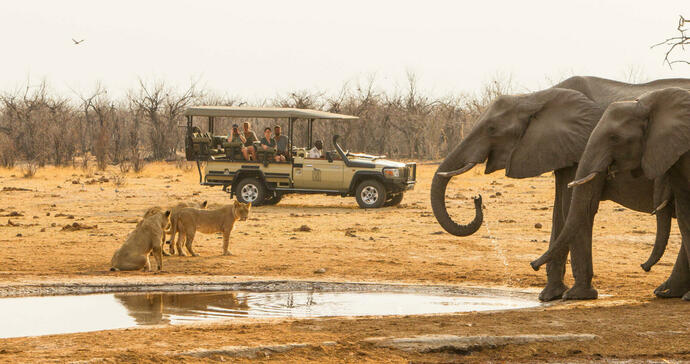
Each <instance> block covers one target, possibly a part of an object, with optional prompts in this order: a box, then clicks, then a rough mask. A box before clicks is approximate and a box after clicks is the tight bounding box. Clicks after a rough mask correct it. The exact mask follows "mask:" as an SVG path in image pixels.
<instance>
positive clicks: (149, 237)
mask: <svg viewBox="0 0 690 364" xmlns="http://www.w3.org/2000/svg"><path fill="white" fill-rule="evenodd" d="M169 223H170V211H169V210H168V211H163V209H161V208H160V207H152V208H150V209H149V210H148V211H146V214H145V215H144V219H143V220H142V221H141V222H139V223H138V224H137V227H136V228H135V229H134V231H133V232H131V233H130V234H129V235H128V236H127V240H126V241H125V243H124V244H122V246H121V247H120V248H119V249H117V250H116V251H115V254H114V255H113V259H112V260H111V261H110V266H111V268H110V270H112V271H115V270H139V269H142V268H144V271H148V270H151V262H150V261H149V254H150V253H151V252H153V255H154V256H155V257H156V260H157V261H158V270H161V269H163V254H162V249H161V248H162V247H161V239H162V236H164V235H165V233H164V232H163V229H164V228H165V226H166V225H168V224H169Z"/></svg>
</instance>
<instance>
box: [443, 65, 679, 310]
mask: <svg viewBox="0 0 690 364" xmlns="http://www.w3.org/2000/svg"><path fill="white" fill-rule="evenodd" d="M672 86H679V87H690V79H664V80H657V81H653V82H649V83H644V84H627V83H622V82H618V81H613V80H607V79H603V78H598V77H583V76H576V77H571V78H568V79H566V80H564V81H563V82H561V83H559V84H557V85H555V86H553V87H551V88H548V89H545V90H541V91H537V92H533V93H528V94H521V95H504V96H499V97H498V98H497V99H496V100H494V101H493V102H492V104H491V105H490V106H489V107H488V108H487V110H485V111H484V112H483V113H482V115H481V116H480V117H479V119H478V120H477V122H476V123H475V126H474V128H473V129H472V130H471V131H470V133H469V134H468V135H467V136H466V137H465V138H464V139H463V140H462V142H461V143H460V144H459V145H458V146H457V147H456V148H455V149H454V150H453V151H452V152H451V153H450V154H449V155H448V156H447V157H446V158H445V159H444V160H443V162H442V163H441V165H440V166H439V167H438V169H437V171H436V173H435V175H434V177H433V179H432V183H431V191H430V195H431V196H430V197H431V207H432V209H433V212H434V216H435V217H436V220H437V221H438V222H439V224H440V225H441V226H442V227H443V228H444V229H445V230H446V231H447V232H449V233H451V234H453V235H457V236H468V235H471V234H473V233H474V232H476V231H477V230H478V229H479V227H480V226H481V224H482V220H483V212H482V201H481V195H479V196H478V197H476V198H475V200H474V208H475V217H474V219H473V220H472V221H471V222H470V223H468V224H466V225H461V224H458V223H456V222H455V221H453V219H452V218H451V217H450V215H449V214H448V211H447V209H446V202H445V192H446V187H447V185H448V182H449V180H450V178H451V177H453V176H457V175H460V174H463V173H465V172H467V171H468V170H470V169H472V167H474V166H475V165H476V164H479V163H483V162H484V161H486V169H485V171H484V173H486V174H489V173H492V172H494V171H497V170H500V169H505V174H506V176H508V177H511V178H528V177H535V176H539V175H541V174H543V173H546V172H549V171H553V172H554V175H555V197H554V204H553V206H554V208H553V214H552V230H551V238H550V242H549V245H550V246H551V245H552V244H553V243H554V241H555V240H556V238H557V237H558V235H559V233H560V232H561V229H562V227H563V224H564V223H565V218H566V216H567V213H568V210H569V208H570V201H571V191H570V189H568V188H567V184H568V183H570V182H571V181H572V180H573V179H574V178H575V172H576V169H577V163H578V161H579V160H580V156H581V155H582V152H583V151H584V149H585V146H586V144H587V140H588V139H589V135H590V133H591V132H592V130H593V129H594V127H595V126H596V124H597V123H598V122H599V119H600V117H601V115H602V114H603V112H604V110H605V109H606V107H608V105H609V104H611V103H612V102H615V101H621V100H633V99H635V98H636V97H638V96H639V95H641V94H643V93H645V92H648V91H653V90H657V89H663V88H667V87H672ZM628 184H632V185H634V187H633V188H628ZM631 190H638V191H642V192H644V193H641V194H637V195H633V194H630V193H626V192H625V191H631ZM604 192H605V193H604V195H603V197H604V198H605V199H609V200H613V201H615V202H617V203H619V204H621V205H623V206H625V207H627V208H630V209H633V210H637V211H646V212H650V211H652V210H653V208H654V206H655V205H654V203H653V200H652V198H651V197H649V196H652V195H653V194H656V195H663V193H660V192H659V193H657V191H654V182H653V181H650V180H647V179H630V178H614V179H612V180H611V181H609V183H607V188H606V189H605V191H604ZM656 215H657V216H656V219H657V236H656V241H655V249H654V251H653V253H652V256H650V259H649V260H648V261H647V262H646V263H645V266H649V267H651V265H653V264H654V263H655V262H656V261H658V259H659V258H660V255H659V254H663V248H662V247H664V246H665V245H666V242H667V241H668V236H669V233H670V228H671V218H672V209H671V206H666V207H665V208H663V209H660V210H659V211H658V212H657V214H656ZM590 229H591V226H590ZM566 259H567V251H566V252H560V253H559V254H558V256H556V257H554V259H552V260H551V261H550V262H549V264H547V267H546V271H547V284H546V287H545V288H544V289H543V290H542V292H541V293H540V294H539V299H540V300H542V301H551V300H554V299H558V298H561V297H562V295H563V293H564V292H565V291H566V290H568V287H567V286H566V285H565V284H564V282H563V277H564V275H565V263H566Z"/></svg>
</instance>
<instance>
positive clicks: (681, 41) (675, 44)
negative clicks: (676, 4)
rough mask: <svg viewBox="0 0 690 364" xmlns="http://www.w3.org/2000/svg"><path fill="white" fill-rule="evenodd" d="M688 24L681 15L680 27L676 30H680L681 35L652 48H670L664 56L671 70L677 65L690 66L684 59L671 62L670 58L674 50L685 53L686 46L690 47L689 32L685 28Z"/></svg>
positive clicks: (689, 62)
mask: <svg viewBox="0 0 690 364" xmlns="http://www.w3.org/2000/svg"><path fill="white" fill-rule="evenodd" d="M686 23H690V21H688V20H686V19H685V18H684V17H683V16H682V15H681V16H680V19H679V20H678V27H677V28H676V29H677V30H678V33H679V35H677V36H675V37H671V38H668V39H666V40H664V41H663V42H659V43H657V44H655V45H653V46H652V48H654V47H658V46H662V45H663V46H667V47H668V48H667V49H666V54H664V63H666V64H668V66H669V68H673V65H674V64H676V63H685V64H690V61H686V60H683V59H676V60H671V59H670V58H669V57H670V56H671V53H672V52H673V51H674V50H676V49H677V48H680V49H681V50H683V51H685V46H686V45H690V36H688V35H687V34H686V33H685V32H686V31H687V30H688V29H687V28H686V27H685V24H686Z"/></svg>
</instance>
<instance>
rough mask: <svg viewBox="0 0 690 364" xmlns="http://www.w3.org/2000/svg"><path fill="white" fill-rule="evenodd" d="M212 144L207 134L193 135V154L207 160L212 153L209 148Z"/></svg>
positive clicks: (211, 149)
mask: <svg viewBox="0 0 690 364" xmlns="http://www.w3.org/2000/svg"><path fill="white" fill-rule="evenodd" d="M212 142H213V139H212V138H211V137H210V136H209V135H208V133H193V134H192V149H193V150H194V154H196V155H198V156H200V157H206V158H208V157H209V156H210V155H211V154H213V151H214V149H213V148H211V144H212Z"/></svg>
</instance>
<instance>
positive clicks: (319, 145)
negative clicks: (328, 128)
mask: <svg viewBox="0 0 690 364" xmlns="http://www.w3.org/2000/svg"><path fill="white" fill-rule="evenodd" d="M322 150H323V142H322V141H321V140H317V141H315V142H314V148H311V149H309V154H308V155H307V158H312V159H318V158H321V151H322Z"/></svg>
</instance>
